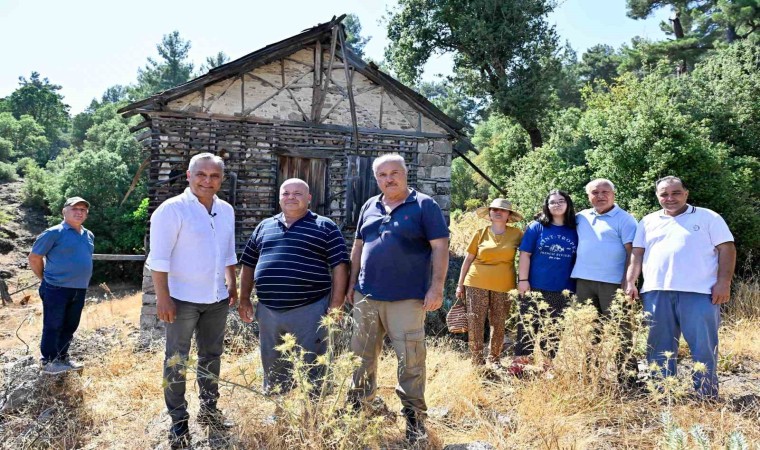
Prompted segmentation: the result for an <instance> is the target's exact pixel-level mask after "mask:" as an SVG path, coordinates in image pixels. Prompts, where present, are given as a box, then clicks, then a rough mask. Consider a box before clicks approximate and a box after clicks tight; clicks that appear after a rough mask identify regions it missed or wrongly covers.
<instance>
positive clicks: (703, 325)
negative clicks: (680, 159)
mask: <svg viewBox="0 0 760 450" xmlns="http://www.w3.org/2000/svg"><path fill="white" fill-rule="evenodd" d="M656 189H657V199H658V201H659V202H660V205H661V206H662V210H660V211H657V212H654V213H652V214H649V215H647V216H645V217H644V218H643V219H642V220H641V222H640V223H639V225H638V228H637V229H636V237H635V238H634V240H633V253H632V256H631V263H630V266H629V267H628V275H627V279H626V294H627V295H630V296H631V297H632V298H639V290H638V289H637V287H636V281H637V279H638V277H639V274H641V272H642V267H643V273H644V284H643V286H642V287H641V290H640V292H641V298H642V300H643V303H644V310H645V311H646V312H647V313H649V321H650V330H649V338H648V341H647V344H648V350H647V359H648V360H649V362H650V364H651V363H656V364H657V365H658V366H659V367H661V374H662V375H663V376H669V375H675V373H676V362H677V355H678V339H679V337H680V335H681V333H683V336H684V339H686V342H687V343H688V344H689V349H690V350H691V354H692V359H693V360H694V361H695V362H700V363H703V364H704V365H705V367H706V370H705V371H695V373H694V376H693V379H694V388H695V389H696V391H697V394H698V395H699V396H700V397H702V398H715V397H717V395H718V375H717V372H716V366H717V359H718V327H719V325H720V305H721V304H723V303H726V302H728V300H729V298H730V293H731V278H732V277H733V275H734V266H735V264H736V248H735V247H734V242H733V241H734V238H733V236H732V235H731V231H729V229H728V226H727V225H726V222H725V221H724V220H723V218H722V217H721V216H720V215H718V214H717V213H715V212H713V211H711V210H709V209H706V208H697V207H695V206H691V205H689V204H688V203H686V200H687V199H688V197H689V191H688V190H687V189H686V187H685V186H684V184H683V182H682V181H681V179H679V178H677V177H673V176H668V177H664V178H661V179H660V180H658V181H657V183H656Z"/></svg>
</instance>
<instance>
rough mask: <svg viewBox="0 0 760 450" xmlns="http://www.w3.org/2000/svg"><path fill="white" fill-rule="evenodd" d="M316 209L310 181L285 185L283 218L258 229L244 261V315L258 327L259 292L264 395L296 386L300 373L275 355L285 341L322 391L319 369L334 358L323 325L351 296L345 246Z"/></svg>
mask: <svg viewBox="0 0 760 450" xmlns="http://www.w3.org/2000/svg"><path fill="white" fill-rule="evenodd" d="M310 201H311V194H310V193H309V185H308V184H306V182H305V181H303V180H300V179H298V178H291V179H289V180H285V181H284V182H283V183H282V185H281V186H280V208H281V209H282V212H281V213H280V214H277V215H276V216H274V217H270V218H269V219H266V220H264V221H262V222H261V223H260V224H259V225H258V226H257V227H256V229H255V230H254V232H253V234H252V235H251V238H250V239H249V240H248V243H247V244H246V246H245V250H244V252H243V256H242V258H241V259H240V262H241V263H242V264H243V270H242V273H241V275H240V291H241V292H240V306H239V307H238V312H239V313H240V318H241V319H242V320H243V321H245V322H251V321H252V320H253V305H252V303H251V300H250V298H251V291H252V290H253V287H254V285H255V286H256V296H257V297H258V300H259V302H258V306H257V308H256V320H257V321H258V322H259V340H260V343H261V363H262V366H263V368H264V390H265V392H273V391H274V392H285V391H287V390H289V389H290V388H291V387H292V385H293V378H292V370H293V369H292V367H291V366H290V364H289V363H288V361H286V360H284V359H283V358H282V356H283V355H282V354H281V353H280V352H279V351H278V350H276V349H275V347H276V346H278V345H280V344H282V342H283V339H282V338H283V335H285V334H286V333H289V334H292V335H293V336H295V338H296V343H297V344H298V345H299V346H300V347H302V348H303V349H304V350H305V351H306V355H305V358H304V359H305V362H306V363H307V364H310V365H312V366H311V369H310V371H309V378H310V379H311V381H312V383H313V384H314V385H315V386H317V385H318V384H319V381H320V378H321V376H322V373H323V369H324V368H323V367H320V366H317V365H314V362H315V361H316V358H317V356H319V355H323V354H324V353H325V352H326V351H327V330H326V329H325V328H324V327H321V326H320V322H321V320H322V317H323V316H324V315H325V314H326V313H327V311H328V309H329V308H340V307H341V306H343V301H344V298H345V295H346V284H347V281H348V253H347V251H346V241H345V239H344V238H343V235H342V234H341V232H340V230H339V229H338V227H337V226H336V225H335V223H333V221H331V220H330V219H328V218H326V217H322V216H319V215H317V214H314V213H313V212H311V211H309V202H310Z"/></svg>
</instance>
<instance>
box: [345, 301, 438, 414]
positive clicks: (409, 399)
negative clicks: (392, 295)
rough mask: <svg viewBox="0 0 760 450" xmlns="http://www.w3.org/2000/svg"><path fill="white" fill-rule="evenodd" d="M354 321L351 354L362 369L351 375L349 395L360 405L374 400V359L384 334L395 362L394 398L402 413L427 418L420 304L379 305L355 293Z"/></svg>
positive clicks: (384, 302)
mask: <svg viewBox="0 0 760 450" xmlns="http://www.w3.org/2000/svg"><path fill="white" fill-rule="evenodd" d="M353 318H354V321H355V325H354V333H353V335H352V337H351V351H352V352H353V353H354V354H355V355H357V356H358V357H359V358H361V365H360V366H359V368H358V369H356V371H355V372H354V376H353V380H352V389H351V394H350V395H352V396H353V397H354V398H356V399H359V400H362V401H371V400H372V399H373V398H374V397H375V394H376V392H377V358H378V356H380V352H381V351H382V348H383V339H384V338H385V335H386V334H387V335H388V337H390V339H391V343H392V345H393V350H394V351H395V352H396V357H397V358H398V371H397V373H398V385H397V386H396V394H397V395H398V397H399V399H400V400H401V404H402V405H403V407H404V409H407V410H412V411H414V412H415V413H417V414H421V415H424V414H426V412H427V406H426V404H425V355H426V348H425V311H424V310H423V309H422V300H418V299H409V300H398V301H394V302H388V301H378V300H372V299H371V298H369V297H365V296H364V295H362V294H360V293H359V292H355V293H354V311H353Z"/></svg>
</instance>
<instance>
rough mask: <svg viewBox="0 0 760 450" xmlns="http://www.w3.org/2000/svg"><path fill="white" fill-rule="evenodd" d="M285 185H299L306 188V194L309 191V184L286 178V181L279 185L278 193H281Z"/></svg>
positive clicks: (298, 179) (300, 180) (297, 179)
mask: <svg viewBox="0 0 760 450" xmlns="http://www.w3.org/2000/svg"><path fill="white" fill-rule="evenodd" d="M286 184H300V185H302V186H305V187H306V192H307V193H308V192H309V191H310V189H309V183H307V182H305V181H303V180H302V179H300V178H288V179H287V180H285V181H283V182H282V184H280V192H282V187H283V186H285V185H286Z"/></svg>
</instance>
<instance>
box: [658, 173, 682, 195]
mask: <svg viewBox="0 0 760 450" xmlns="http://www.w3.org/2000/svg"><path fill="white" fill-rule="evenodd" d="M660 183H668V184H670V183H680V184H681V187H682V188H684V189H686V185H685V184H683V180H681V179H680V178H678V177H677V176H674V175H668V176H666V177H662V178H660V179H659V180H657V181H655V182H654V191H655V192H657V186H659V185H660ZM686 190H688V189H686Z"/></svg>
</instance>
